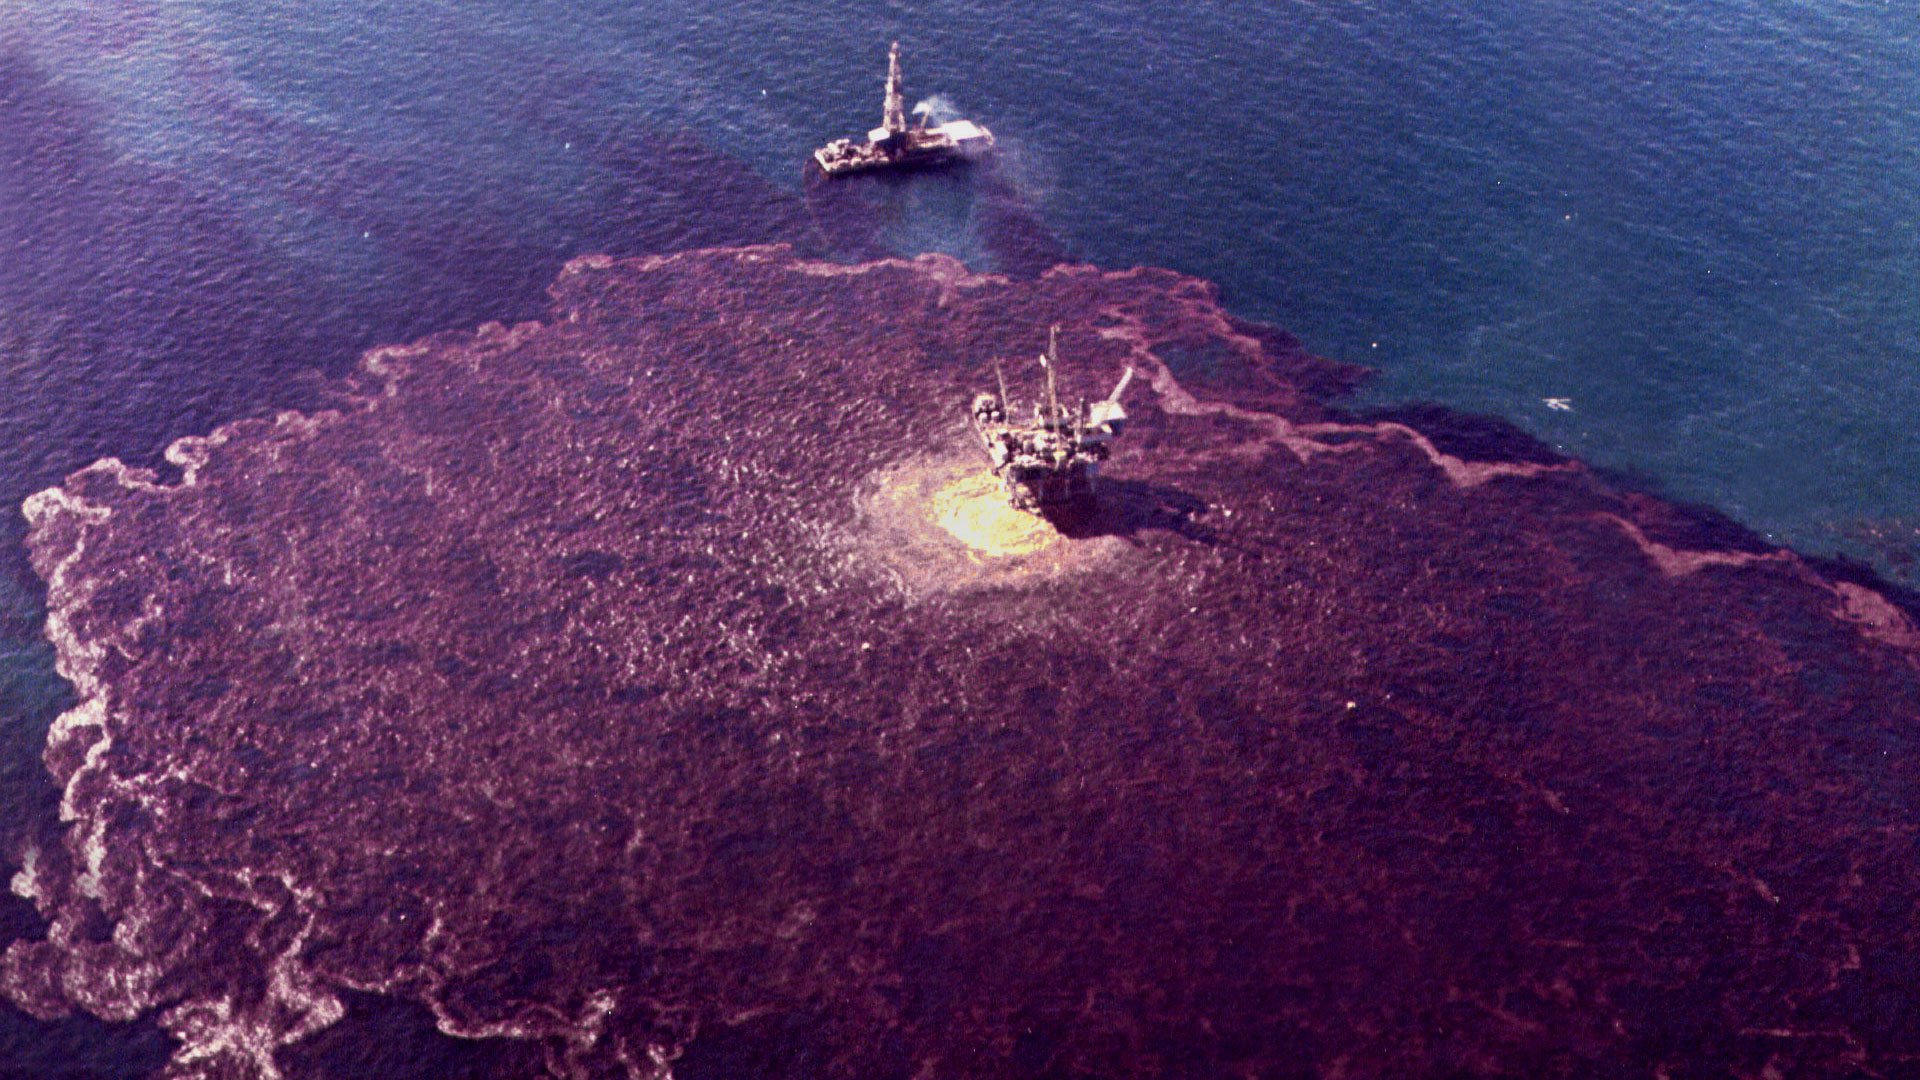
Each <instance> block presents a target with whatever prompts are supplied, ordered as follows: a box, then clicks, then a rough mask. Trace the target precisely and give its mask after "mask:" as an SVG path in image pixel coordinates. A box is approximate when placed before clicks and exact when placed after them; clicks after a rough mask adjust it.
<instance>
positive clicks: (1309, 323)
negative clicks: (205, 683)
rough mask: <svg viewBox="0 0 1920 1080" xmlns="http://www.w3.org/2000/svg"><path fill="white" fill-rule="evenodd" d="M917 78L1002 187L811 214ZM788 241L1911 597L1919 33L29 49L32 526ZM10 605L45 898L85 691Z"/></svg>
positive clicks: (1716, 7) (1832, 9)
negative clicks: (1253, 370)
mask: <svg viewBox="0 0 1920 1080" xmlns="http://www.w3.org/2000/svg"><path fill="white" fill-rule="evenodd" d="M893 39H898V40H900V41H901V42H902V43H903V45H904V47H905V49H906V54H907V77H908V80H909V92H910V94H912V95H913V96H915V97H923V96H932V95H935V94H939V95H943V96H944V97H945V98H947V99H948V100H949V101H950V103H951V105H952V106H953V107H954V108H957V109H958V110H960V111H961V112H964V113H965V114H966V115H969V116H972V117H974V118H976V119H979V120H981V121H983V122H985V123H988V124H990V125H991V126H992V127H993V129H994V130H995V132H996V133H997V134H998V135H999V136H1000V139H1001V141H1002V145H1003V150H1004V154H1003V160H1002V162H1001V167H1000V169H999V172H998V174H997V176H998V181H997V182H998V183H999V184H1001V185H1002V186H1001V188H997V189H995V190H993V191H988V190H986V189H985V187H984V185H983V184H982V183H979V182H976V181H975V180H974V179H973V178H969V177H968V176H966V175H965V174H937V175H928V176H925V177H920V178H915V179H914V180H912V181H910V182H906V183H885V182H871V183H867V182H863V186H862V187H861V188H859V189H858V194H856V195H853V196H844V195H838V194H823V193H822V192H820V191H818V190H813V189H810V187H809V185H808V183H807V182H806V180H805V178H804V176H803V173H802V168H801V165H802V162H803V161H804V159H805V155H806V154H807V152H808V151H809V150H810V149H811V148H812V147H813V146H814V145H816V144H817V143H819V142H820V141H822V140H823V139H825V138H828V137H832V136H838V135H842V134H850V133H854V132H857V131H860V130H863V129H864V128H866V127H867V126H869V125H870V124H871V123H873V122H874V121H875V119H876V115H875V114H876V112H877V109H878V100H877V99H878V96H879V83H880V77H881V72H882V64H883V60H884V55H885V48H886V43H887V42H888V41H889V40H893ZM1009 207H1011V210H1010V209H1009ZM1021 230H1025V231H1027V232H1030V233H1033V234H1035V236H1032V237H1026V238H1025V240H1024V242H1023V243H1016V242H1015V239H1018V238H1010V234H1011V233H1013V232H1018V231H1021ZM1036 237H1037V238H1036ZM766 240H787V241H792V242H796V243H799V244H802V245H803V246H807V247H810V248H812V249H814V250H816V251H817V252H818V253H820V254H823V255H827V256H830V257H845V258H852V257H860V256H863V255H868V254H872V253H874V252H875V251H876V250H880V251H896V252H903V253H905V252H916V251H922V250H939V251H946V252H950V253H953V254H957V255H959V256H961V257H963V258H965V259H967V260H969V261H970V262H972V263H974V264H976V265H978V266H981V267H984V268H997V267H1000V266H1003V265H1009V264H1011V263H1013V262H1016V261H1018V260H1019V258H1023V257H1024V258H1030V257H1031V253H1032V252H1034V251H1053V250H1064V251H1065V252H1066V253H1068V254H1070V255H1071V256H1072V257H1075V258H1078V259H1084V260H1087V261H1091V262H1095V263H1099V264H1102V265H1107V266H1126V265H1133V264H1140V263H1145V264H1154V265H1162V266H1170V267H1173V268H1176V269H1179V270H1183V271H1187V272H1190V273H1194V274H1197V275H1200V276H1203V277H1206V278H1209V279H1212V280H1214V281H1217V282H1219V283H1220V285H1221V286H1222V288H1223V290H1224V295H1225V297H1226V299H1227V302H1228V304H1229V305H1230V306H1231V307H1233V308H1234V309H1235V310H1236V311H1238V312H1240V313H1242V314H1244V315H1247V316H1250V317H1254V318H1258V319H1265V320H1270V321H1273V322H1276V323H1279V324H1281V325H1283V326H1285V327H1287V328H1288V329H1290V330H1292V331H1294V332H1295V333H1297V334H1298V335H1299V336H1301V337H1302V338H1303V339H1304V340H1305V341H1306V342H1307V344H1308V345H1309V346H1311V347H1313V348H1315V349H1316V350H1318V351H1320V352H1322V353H1325V354H1327V355H1331V356H1335V357H1339V358H1343V359H1349V360H1354V361H1358V362H1362V363H1366V364H1368V365H1370V366H1372V367H1374V368H1376V369H1377V370H1378V371H1379V373H1380V375H1379V378H1378V379H1377V380H1376V381H1375V383H1374V384H1373V385H1372V386H1371V387H1370V388H1369V389H1368V390H1367V391H1366V392H1365V393H1366V399H1367V400H1369V401H1373V402H1383V403H1384V402H1397V401H1408V400H1431V401H1437V402H1441V403H1443V404H1446V405H1449V406H1453V407H1456V408H1460V409H1465V410H1469V411H1476V412H1485V413H1491V414H1495V415H1499V416H1502V417H1505V418H1507V419H1509V420H1510V421H1512V422H1513V423H1515V424H1517V425H1519V426H1520V427H1522V428H1524V429H1526V430H1528V431H1531V432H1533V433H1535V434H1536V435H1537V436H1538V437H1540V438H1541V439H1543V440H1545V441H1547V442H1549V443H1551V444H1553V445H1555V446H1558V447H1562V448H1564V449H1565V450H1567V451H1569V452H1571V453H1575V454H1578V455H1579V456H1582V457H1584V458H1586V459H1588V460H1590V461H1593V462H1595V463H1597V464H1600V465H1602V466H1605V467H1607V468H1611V469H1615V470H1619V471H1622V472H1624V473H1627V474H1630V475H1631V476H1633V477H1636V478H1638V480H1639V482H1642V483H1645V484H1647V485H1648V486H1650V487H1653V488H1655V489H1656V490H1659V491H1662V492H1664V493H1667V494H1670V495H1672V496H1675V497H1678V498H1682V499H1687V500H1692V501H1699V502H1703V503H1706V504H1709V505H1711V506H1714V507H1717V508H1719V509H1721V510H1723V511H1725V512H1727V513H1728V514H1730V515H1731V516H1733V517H1734V518H1736V519H1737V520H1739V521H1742V522H1744V523H1746V524H1748V525H1750V526H1752V527H1753V528H1755V529H1756V530H1759V531H1761V532H1763V533H1765V534H1767V535H1769V536H1771V537H1774V538H1776V539H1777V540H1779V541H1780V542H1783V543H1790V544H1794V545H1797V546H1800V547H1802V548H1805V549H1808V550H1813V551H1821V552H1846V553H1851V554H1854V555H1856V556H1859V557H1862V558H1866V559H1869V560H1872V561H1874V562H1875V564H1876V565H1877V566H1878V567H1879V568H1880V569H1882V571H1883V572H1885V573H1888V574H1890V575H1893V576H1895V577H1897V578H1901V579H1903V580H1906V581H1908V582H1909V583H1911V582H1912V581H1913V580H1914V578H1913V576H1912V575H1913V570H1912V567H1911V566H1910V565H1909V563H1908V562H1907V561H1906V560H1907V559H1909V558H1911V557H1912V553H1913V552H1914V551H1915V550H1916V549H1920V484H1917V483H1916V482H1915V481H1914V479H1913V478H1914V477H1915V476H1916V475H1920V435H1917V434H1916V433H1915V430H1914V426H1913V422H1912V418H1913V417H1914V416H1916V415H1920V380H1916V379H1915V378H1914V377H1913V376H1912V374H1911V370H1912V365H1913V363H1914V361H1915V357H1916V356H1920V287H1916V282H1920V16H1916V14H1915V12H1914V11H1913V9H1912V8H1911V7H1909V6H1905V5H1897V4H1891V3H1869V2H1830V3H1823V4H1819V5H1808V4H1805V3H1798V2H1792V0H1702V2H1697V3H1692V4H1673V3H1652V4H1648V3H1636V4H1629V3H1622V2H1603V3H1594V4H1580V5H1576V4H1569V3H1552V2H1548V0H1511V2H1509V3H1506V4H1502V5H1497V6H1492V7H1484V6H1483V7H1481V8H1470V7H1462V6H1457V5H1440V4H1431V3H1383V2H1350V3H1327V4H1311V5H1309V4H1288V5H1247V4H1224V3H1193V4H1185V5H1178V6H1171V5H1148V4H1138V3H1120V2H1115V0H1104V2H1086V3H1071V4H1068V3H1058V2H1039V3H1035V4H1030V5H1022V6H1019V7H1018V8H1015V7H1012V6H1007V5H993V4H985V3H979V2H977V0H945V2H934V3H921V4H902V3H862V4H853V3H845V4H835V5H831V6H817V7H816V6H808V7H792V8H787V7H778V6H760V5H733V4H723V5H691V4H681V3H640V4H635V3H631V2H622V3H614V2H608V0H583V2H577V3H569V4H565V5H538V6H536V5H522V4H499V3H472V4H462V5H458V6H451V5H421V4H402V3H387V2H360V3H352V4H332V3H329V4H305V5H293V4H266V5H261V4H256V3H237V2H205V3H197V4H192V5H173V4H157V3H137V2H123V3H114V4H99V3H95V2H88V0H48V2H42V3H36V4H35V5H32V6H31V7H28V6H25V5H11V6H7V7H5V8H0V253H3V254H0V497H4V501H5V502H6V503H8V504H9V505H11V506H17V505H18V503H19V501H20V499H21V498H23V497H24V496H25V495H27V494H29V493H31V492H32V491H34V490H37V489H39V488H41V487H44V486H47V485H49V484H52V483H55V482H57V481H58V480H59V478H60V477H61V476H62V475H64V474H65V473H66V472H67V471H69V470H71V469H73V468H76V467H79V466H81V465H84V464H85V463H86V462H88V461H90V460H92V459H93V458H95V457H98V456H102V455H107V454H113V455H118V456H122V457H127V458H131V459H136V460H141V461H145V462H153V461H155V460H157V457H158V453H159V450H160V449H161V448H162V447H163V446H164V445H165V444H166V443H167V442H168V441H170V440H171V439H173V438H175V437H178V436H180V435H184V434H189V433H194V432H199V431H204V430H205V429H207V428H209V427H211V426H213V425H214V424H216V423H219V422H221V421H223V420H226V419H229V418H232V417H235V416H239V415H244V414H249V413H256V412H259V411H262V410H267V409H271V408H276V407H282V406H300V405H307V404H311V403H312V402H313V401H315V400H316V399H317V398H316V396H317V395H318V394H320V393H322V391H321V390H320V389H319V380H317V379H316V378H314V377H313V376H314V373H338V372H340V371H343V370H344V369H345V368H346V367H348V366H349V365H350V364H351V362H352V359H353V357H354V356H355V355H356V354H357V352H358V351H359V350H361V349H363V348H366V347H369V346H372V345H375V344H378V343H382V342H389V341H396V340H404V339H407V338H410V337H414V336H418V335H420V334H424V333H427V332H430V331H432V330H435V329H440V328H444V327H453V326H466V325H472V324H474V323H477V322H480V321H483V320H486V319H494V318H502V319H513V318H527V317H533V316H535V315H537V314H538V313H539V312H540V310H541V308H542V306H543V297H542V289H543V288H544V286H545V284H546V282H547V281H548V280H549V279H550V278H551V276H552V274H553V272H554V271H555V270H556V269H557V268H558V266H559V265H560V263H561V262H563V261H564V260H565V259H566V258H568V257H570V256H572V255H575V254H579V253H582V252H586V251H608V252H613V253H615V254H639V253H645V252H652V251H665V250H672V249H674V248H678V247H684V246H689V245H699V244H717V243H741V242H755V241H766ZM1022 252H1025V253H1027V254H1026V255H1024V256H1022V255H1019V253H1022ZM1009 268H1012V267H1011V266H1009ZM1549 398H1553V399H1566V402H1567V403H1568V404H1569V405H1570V406H1571V407H1570V409H1567V410H1564V411H1562V410H1558V409H1553V408H1549V407H1548V405H1547V399H1549ZM23 532H24V525H23V523H22V522H21V521H20V520H19V517H18V514H17V513H15V512H13V511H7V513H6V517H5V519H4V522H0V544H3V545H4V546H5V547H6V548H7V549H8V550H9V551H13V550H14V549H16V548H17V546H18V541H19V539H20V537H21V536H22V535H23ZM5 567H6V571H7V572H6V573H5V574H4V575H0V632H3V633H4V637H3V638H0V722H3V723H4V725H5V727H4V739H0V754H3V755H4V758H3V759H0V785H4V790H0V797H3V798H4V799H5V801H6V804H7V805H8V807H9V808H10V810H12V809H15V808H18V809H19V810H20V811H21V812H20V813H18V814H11V813H10V815H9V816H10V817H11V818H12V819H13V820H14V821H15V822H16V824H14V825H10V826H9V829H10V830H12V831H11V832H8V833H7V834H6V835H0V863H4V864H5V865H6V866H7V868H8V872H9V873H10V872H11V869H12V867H13V863H14V859H15V854H14V853H15V851H16V850H17V848H18V841H19V836H20V835H21V833H22V831H23V830H28V829H32V828H36V827H44V826H34V825H21V824H17V823H18V822H21V821H29V820H34V821H41V822H43V823H44V822H45V821H46V820H47V819H49V818H50V816H51V807H52V796H51V793H50V792H49V791H47V790H45V789H44V787H43V786H36V784H38V783H39V781H38V780H37V762H36V761H35V756H36V753H37V749H36V748H37V746H38V741H39V737H40V735H41V734H43V733H44V730H45V726H46V724H47V722H48V721H49V720H50V718H51V716H52V715H53V714H54V712H55V711H57V709H58V707H59V705H60V702H61V701H62V700H63V698H62V693H63V692H62V690H61V687H60V684H59V682H58V680H57V678H56V677H55V676H54V675H53V672H52V665H51V656H50V651H49V650H48V649H47V648H46V646H44V645H43V644H41V643H40V642H39V640H38V637H39V620H40V617H41V616H40V607H39V604H40V601H39V599H38V595H37V590H36V587H35V585H34V584H33V581H32V579H31V576H30V575H29V574H28V573H27V572H26V569H25V566H24V562H23V560H22V558H21V557H20V556H19V555H18V554H12V555H9V556H8V557H7V559H6V562H5ZM16 908H24V905H16ZM16 908H9V909H6V912H5V918H6V925H7V927H9V928H10V929H15V928H17V932H18V933H29V932H32V916H31V912H30V911H24V910H16ZM16 1021H17V1017H10V1018H9V1019H8V1020H7V1021H6V1023H16ZM19 1023H24V1022H19ZM15 1031H18V1032H23V1033H24V1034H19V1035H14V1034H12V1032H15ZM7 1032H8V1034H7V1035H6V1036H5V1037H6V1038H8V1039H10V1040H13V1041H14V1042H16V1043H20V1044H22V1045H24V1044H25V1043H21V1040H25V1041H26V1042H31V1041H32V1040H33V1039H35V1038H38V1037H40V1036H41V1035H44V1034H45V1029H43V1028H39V1027H35V1026H25V1027H18V1026H16V1027H13V1028H8V1029H7ZM143 1038H144V1036H143ZM140 1045H143V1046H144V1045H146V1044H145V1043H142V1044H140ZM134 1057H136V1058H138V1057H139V1055H137V1054H136V1055H134ZM142 1060H144V1059H142ZM130 1068H132V1066H130ZM133 1071H136V1072H137V1071H138V1069H137V1068H135V1069H133Z"/></svg>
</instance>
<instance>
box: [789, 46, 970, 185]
mask: <svg viewBox="0 0 1920 1080" xmlns="http://www.w3.org/2000/svg"><path fill="white" fill-rule="evenodd" d="M900 86H901V80H900V43H899V42H897V41H896V42H894V43H893V49H892V51H891V52H889V53H888V54H887V95H886V100H885V101H884V102H883V104H882V105H881V114H880V126H879V127H877V128H874V129H873V130H872V131H869V132H867V141H866V142H864V143H857V142H854V141H853V140H852V139H835V140H834V141H833V142H830V143H828V144H827V145H825V146H823V147H821V148H820V149H818V150H815V151H814V152H813V159H814V160H815V161H816V162H819V164H820V169H821V171H823V172H825V173H826V174H827V175H828V176H844V175H846V174H848V173H855V172H862V171H865V170H868V169H904V168H912V167H915V166H922V165H937V164H942V163H945V162H949V161H964V160H968V159H971V158H977V157H982V156H984V155H986V154H988V153H990V152H991V151H992V150H993V132H991V131H988V130H987V129H986V128H984V127H982V126H981V125H979V124H976V123H974V122H973V121H971V120H949V121H947V122H946V123H944V124H935V125H932V126H928V124H927V121H928V119H929V118H930V117H931V112H924V113H921V114H920V119H919V121H918V122H916V123H914V124H913V125H911V126H909V125H908V124H907V109H906V99H905V97H904V96H903V95H902V93H901V89H900Z"/></svg>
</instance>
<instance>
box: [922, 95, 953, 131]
mask: <svg viewBox="0 0 1920 1080" xmlns="http://www.w3.org/2000/svg"><path fill="white" fill-rule="evenodd" d="M923 114H924V115H925V116H926V118H927V123H929V124H944V123H946V122H947V121H949V120H958V119H960V110H959V109H957V108H955V107H954V105H953V100H952V99H951V98H949V97H947V95H945V94H935V95H933V96H932V97H930V98H922V99H921V100H920V101H919V102H917V103H916V104H915V105H914V106H913V115H915V116H920V115H923Z"/></svg>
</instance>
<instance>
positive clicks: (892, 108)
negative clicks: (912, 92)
mask: <svg viewBox="0 0 1920 1080" xmlns="http://www.w3.org/2000/svg"><path fill="white" fill-rule="evenodd" d="M880 126H881V127H884V128H886V129H887V133H888V134H899V133H900V132H902V131H905V130H907V106H906V102H905V101H904V100H902V98H901V96H900V43H899V42H897V41H896V42H894V43H893V50H892V51H891V52H889V53H887V100H886V104H885V106H884V107H883V108H882V110H881V119H880Z"/></svg>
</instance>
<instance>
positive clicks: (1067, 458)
mask: <svg viewBox="0 0 1920 1080" xmlns="http://www.w3.org/2000/svg"><path fill="white" fill-rule="evenodd" d="M1059 365H1060V328H1059V327H1057V326H1056V327H1054V328H1053V329H1052V330H1051V331H1049V332H1048V334H1047V351H1046V352H1044V353H1041V354H1040V368H1041V370H1043V371H1045V372H1046V373H1047V390H1046V396H1045V397H1043V398H1040V399H1038V400H1036V401H1035V402H1034V403H1033V422H1032V423H1030V424H1019V423H1014V422H1013V421H1012V420H1010V419H1009V414H1008V405H1007V380H1006V376H1005V375H1004V374H1002V373H1001V371H1000V368H999V365H997V364H996V365H995V366H994V375H995V377H996V378H997V379H998V381H999V384H1000V391H999V393H998V394H985V393H983V394H979V395H977V396H976V397H975V398H974V399H973V430H974V431H975V432H976V433H977V434H978V435H979V436H980V443H981V445H982V446H984V447H985V448H986V451H987V459H988V460H989V461H991V462H992V463H993V472H994V475H995V476H998V477H999V478H1000V482H1001V483H1002V484H1003V485H1005V487H1006V490H1007V499H1008V501H1009V502H1011V503H1012V504H1013V505H1014V506H1015V507H1016V508H1017V509H1020V510H1025V511H1028V512H1029V513H1035V514H1045V513H1046V512H1048V511H1059V510H1065V509H1069V508H1071V507H1074V506H1076V505H1083V504H1085V503H1087V502H1088V501H1090V500H1091V499H1092V497H1093V482H1094V478H1095V477H1096V476H1097V475H1098V474H1099V471H1100V463H1101V462H1102V461H1105V460H1106V459H1107V455H1108V453H1110V452H1111V448H1110V446H1109V444H1110V443H1111V442H1112V441H1113V437H1114V436H1116V435H1118V434H1120V430H1121V428H1123V427H1124V426H1125V425H1126V422H1127V410H1126V408H1125V407H1123V406H1122V405H1121V404H1120V395H1121V394H1124V393H1126V390H1127V384H1128V383H1130V382H1132V381H1133V368H1131V367H1129V368H1127V370H1126V373H1125V374H1123V375H1121V376H1120V383H1119V385H1117V386H1115V387H1114V388H1113V393H1111V394H1108V395H1107V396H1106V398H1105V399H1103V400H1101V401H1096V402H1093V403H1091V404H1089V403H1088V402H1087V400H1086V399H1085V398H1082V399H1081V400H1080V403H1079V405H1078V406H1077V407H1074V408H1068V407H1067V406H1064V405H1062V404H1060V393H1059V386H1058V383H1057V381H1056V379H1055V375H1054V369H1055V368H1057V367H1059Z"/></svg>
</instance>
